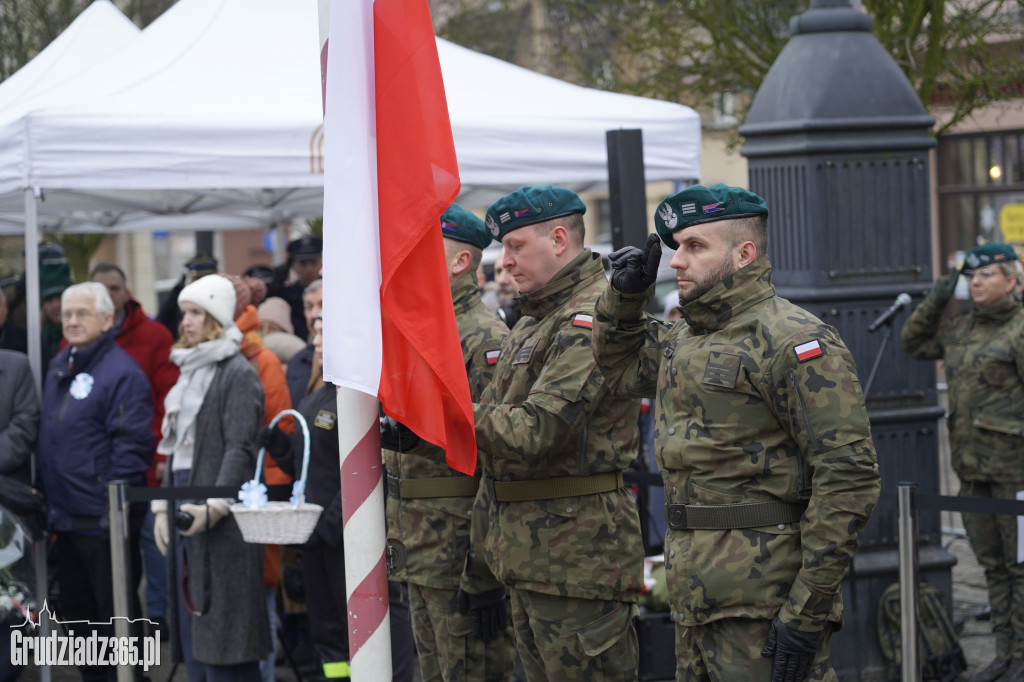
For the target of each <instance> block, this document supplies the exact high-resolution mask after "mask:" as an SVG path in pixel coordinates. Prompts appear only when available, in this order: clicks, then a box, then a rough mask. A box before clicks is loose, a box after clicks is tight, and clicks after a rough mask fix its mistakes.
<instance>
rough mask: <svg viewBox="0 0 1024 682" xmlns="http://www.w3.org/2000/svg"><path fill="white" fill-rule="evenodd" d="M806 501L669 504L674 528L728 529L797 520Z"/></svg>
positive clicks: (668, 516)
mask: <svg viewBox="0 0 1024 682" xmlns="http://www.w3.org/2000/svg"><path fill="white" fill-rule="evenodd" d="M805 509H807V503H806V502H781V501H772V502H743V503H740V504H713V505H706V504H666V505H665V519H666V520H667V521H668V526H669V528H671V529H672V530H729V529H733V528H757V527H759V526H774V525H777V524H780V523H796V522H797V521H799V520H800V517H801V516H803V513H804V510H805Z"/></svg>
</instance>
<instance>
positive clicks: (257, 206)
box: [0, 0, 700, 328]
mask: <svg viewBox="0 0 1024 682" xmlns="http://www.w3.org/2000/svg"><path fill="white" fill-rule="evenodd" d="M69 30H70V29H69ZM97 36H98V34H97ZM93 40H105V39H103V38H99V37H97V38H94V39H93ZM112 45H113V41H111V44H110V45H109V46H108V47H111V46H112ZM438 51H439V54H440V58H441V67H442V73H443V75H444V78H445V89H446V93H447V97H448V107H449V114H450V117H451V121H452V128H453V133H454V138H455V146H456V154H457V156H458V160H459V170H460V176H461V179H462V184H463V195H462V196H461V197H460V200H461V201H463V203H468V204H469V205H479V204H482V203H487V202H488V201H489V200H490V199H491V198H493V197H495V196H497V195H499V194H500V193H503V192H505V191H507V190H509V189H512V188H515V187H518V186H520V185H524V184H545V183H552V184H562V185H566V186H570V187H573V188H576V189H585V188H588V187H593V186H599V185H602V184H604V183H606V182H607V165H606V164H607V161H606V142H605V134H606V131H608V130H613V129H620V128H626V129H630V128H640V129H641V130H642V131H643V139H644V160H645V165H646V178H647V180H648V181H656V180H693V179H696V178H698V177H699V154H700V121H699V117H698V116H697V114H696V113H695V112H694V111H693V110H691V109H689V108H687V107H684V106H681V105H678V104H672V103H668V102H661V101H657V100H651V99H644V98H639V97H632V96H628V95H622V94H616V93H609V92H602V91H598V90H593V89H588V88H582V87H579V86H575V85H571V84H569V83H565V82H562V81H558V80H556V79H553V78H549V77H547V76H543V75H540V74H537V73H534V72H531V71H529V70H527V69H523V68H520V67H517V66H514V65H511V64H508V63H506V62H502V61H500V60H497V59H494V58H491V57H488V56H485V55H481V54H477V53H474V52H472V51H470V50H467V49H464V48H461V47H459V46H456V45H453V44H451V43H448V42H446V41H444V40H440V39H439V40H438ZM40 57H43V55H40ZM52 61H53V63H54V64H62V65H66V62H68V61H69V59H68V58H67V57H60V58H55V59H53V60H52ZM86 61H87V60H86V59H85V58H82V60H81V62H82V63H86ZM92 61H93V63H92V64H91V65H89V66H87V68H81V69H71V68H70V67H68V69H67V70H66V71H64V72H63V73H60V74H49V76H48V78H46V79H45V81H41V80H40V81H37V83H38V84H37V85H36V87H34V88H32V90H31V92H26V93H23V94H22V96H21V97H19V98H18V105H17V106H12V107H7V108H5V109H4V110H0V233H7V234H21V233H24V234H25V235H26V241H27V243H26V258H27V260H28V263H27V266H26V270H27V272H26V274H27V276H28V281H29V282H36V281H37V276H36V273H34V270H35V269H36V256H35V253H36V241H37V238H38V231H39V229H44V230H61V231H68V232H96V231H108V230H118V231H138V230H174V229H194V230H220V229H232V228H258V227H269V226H273V225H275V224H279V223H282V222H285V221H290V220H292V219H295V218H303V217H316V216H319V215H320V214H321V211H322V202H323V164H324V159H323V158H322V155H321V153H320V149H321V140H322V136H323V116H322V105H321V86H320V78H319V74H320V67H319V52H318V31H317V8H316V3H312V2H299V3H284V2H280V1H279V0H179V1H178V2H177V3H175V4H174V5H173V6H172V7H171V8H170V9H168V10H167V11H166V12H164V14H163V15H161V16H160V17H159V18H158V19H157V20H156V21H154V22H153V23H152V24H151V25H150V26H149V27H147V28H146V29H145V30H144V31H142V32H140V33H138V34H137V35H135V36H134V37H130V38H128V39H127V40H123V41H122V42H121V43H120V44H119V45H118V46H117V47H116V49H110V50H109V51H107V52H106V54H103V55H100V54H98V53H97V54H96V55H95V57H94V58H93V59H92ZM25 69H40V67H37V66H36V65H35V62H33V63H31V64H29V65H27V66H26V67H25ZM40 72H41V71H40ZM20 73H21V72H19V74H20ZM30 73H31V72H30ZM14 78H15V77H14V76H12V79H14ZM19 80H23V81H26V82H27V80H26V79H24V78H21V77H19ZM5 85H7V84H6V83H5V84H2V85H0V96H3V94H2V91H3V86H5ZM338 134H344V131H341V132H340V133H338ZM471 194H472V195H473V197H475V199H470V198H469V195H471ZM37 296H38V292H37V291H35V287H33V286H31V285H30V286H29V291H28V313H29V320H28V322H29V326H30V328H38V327H37V326H36V325H37V324H38V322H37V321H36V322H35V323H34V322H33V319H32V318H33V317H35V315H37V314H38V306H39V301H38V299H37V298H35V297H37ZM34 314H35V315H34Z"/></svg>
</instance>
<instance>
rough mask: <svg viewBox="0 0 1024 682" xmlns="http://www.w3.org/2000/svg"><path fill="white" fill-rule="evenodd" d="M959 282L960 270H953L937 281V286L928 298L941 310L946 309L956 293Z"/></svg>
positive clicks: (929, 293)
mask: <svg viewBox="0 0 1024 682" xmlns="http://www.w3.org/2000/svg"><path fill="white" fill-rule="evenodd" d="M958 281H960V268H953V269H952V270H950V271H949V274H948V275H944V276H942V277H939V278H938V279H937V280H935V286H933V287H932V290H931V291H929V292H928V298H930V299H932V301H933V302H934V303H935V304H936V305H937V306H938V307H939V308H945V307H946V304H948V303H949V301H950V299H951V298H953V294H954V293H955V292H956V285H957V282H958Z"/></svg>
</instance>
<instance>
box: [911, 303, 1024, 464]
mask: <svg viewBox="0 0 1024 682" xmlns="http://www.w3.org/2000/svg"><path fill="white" fill-rule="evenodd" d="M944 307H945V306H938V305H936V301H935V300H934V298H933V297H931V296H929V297H927V298H925V300H924V301H923V302H922V303H921V304H920V305H919V306H917V308H915V309H914V312H913V314H912V315H911V316H910V319H908V320H907V322H906V324H905V325H903V332H902V335H901V339H902V341H903V349H904V350H905V351H906V352H907V353H909V354H910V355H912V356H914V357H915V358H921V359H923V360H938V359H942V360H945V365H946V382H947V383H948V384H949V416H948V424H949V430H950V446H951V450H952V459H953V470H954V471H956V473H957V475H958V476H959V477H960V480H962V481H988V482H994V483H1018V482H1024V308H1021V305H1020V302H1019V301H1017V299H1016V298H1014V297H1011V296H1007V298H1006V300H1004V301H1002V302H1001V303H996V304H994V305H991V306H988V307H985V308H977V307H976V308H974V310H972V311H971V312H969V313H965V314H963V315H958V316H956V317H953V318H948V317H947V318H945V319H943V315H942V311H943V308H944Z"/></svg>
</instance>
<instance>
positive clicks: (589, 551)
mask: <svg viewBox="0 0 1024 682" xmlns="http://www.w3.org/2000/svg"><path fill="white" fill-rule="evenodd" d="M604 284H605V279H604V270H603V269H602V267H601V259H600V257H599V256H597V255H596V254H594V253H591V252H590V250H589V249H586V250H584V251H583V253H581V254H580V255H579V256H578V257H576V258H575V259H574V260H573V261H572V262H571V263H570V264H569V265H567V266H566V267H565V268H564V269H563V270H562V271H561V272H559V273H558V274H557V275H555V277H554V278H553V279H552V281H551V282H549V283H548V284H547V285H546V286H544V287H542V288H541V289H539V290H537V291H535V292H531V293H530V294H528V295H525V296H520V297H519V298H518V299H517V300H518V301H519V303H520V304H521V306H522V309H523V314H524V317H523V318H522V319H520V320H519V322H518V323H516V325H515V327H513V329H512V330H511V331H510V332H509V335H508V336H507V337H506V338H505V342H504V344H502V353H501V359H500V360H499V361H498V367H497V371H496V372H495V375H494V379H493V380H492V381H491V385H490V386H489V387H488V388H487V389H485V390H484V395H483V398H482V399H481V401H480V403H479V404H478V405H476V406H475V409H474V415H475V417H476V437H477V446H478V448H479V449H480V461H481V464H482V466H483V469H484V472H485V474H486V475H488V476H492V477H494V478H495V479H497V480H500V481H524V480H537V479H545V478H552V477H562V476H590V475H594V474H599V473H607V472H617V471H624V470H625V469H628V468H629V466H630V465H631V464H632V463H633V461H634V460H635V459H636V456H637V447H638V435H637V419H638V418H639V416H640V400H639V398H614V397H612V396H611V395H609V393H608V385H607V383H606V382H605V380H604V377H602V376H601V373H600V372H599V371H598V370H597V368H596V366H595V363H594V354H593V351H592V350H591V334H592V326H593V314H594V302H595V301H596V300H597V297H598V295H599V294H600V292H601V291H602V289H603V288H604ZM483 514H486V515H487V516H486V517H485V518H486V519H487V520H488V522H489V523H488V524H487V526H488V527H487V528H486V538H485V539H481V538H479V537H478V536H477V535H474V538H473V543H474V550H476V548H478V547H479V546H481V544H482V546H483V550H484V551H483V557H484V558H485V560H486V563H487V564H488V566H489V567H490V569H491V571H492V572H493V573H494V575H496V576H497V577H498V578H500V579H501V580H502V582H504V583H505V584H510V585H515V586H516V587H518V588H521V589H526V590H532V591H536V592H541V593H545V594H554V595H561V596H570V597H578V598H583V599H613V600H619V601H636V598H637V595H638V594H639V591H640V586H641V583H642V577H643V575H642V574H643V546H642V543H641V538H640V519H639V516H638V514H637V508H636V502H635V501H634V499H633V497H632V495H631V494H630V493H629V491H628V490H626V489H625V488H619V489H618V490H614V491H612V492H605V493H598V494H593V495H582V496H578V497H566V498H557V499H551V500H536V501H528V502H496V501H495V500H494V498H493V489H491V488H489V487H488V486H487V485H483V486H481V488H480V492H479V493H478V495H477V504H476V507H474V517H477V516H481V517H482V516H483ZM474 520H476V519H474ZM478 528H483V523H482V522H481V524H480V525H478V524H476V523H474V531H476V530H477V529H478ZM465 580H469V581H470V585H469V587H470V591H478V589H474V586H473V585H472V580H473V576H472V575H468V576H467V577H466V578H464V581H465Z"/></svg>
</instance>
